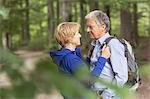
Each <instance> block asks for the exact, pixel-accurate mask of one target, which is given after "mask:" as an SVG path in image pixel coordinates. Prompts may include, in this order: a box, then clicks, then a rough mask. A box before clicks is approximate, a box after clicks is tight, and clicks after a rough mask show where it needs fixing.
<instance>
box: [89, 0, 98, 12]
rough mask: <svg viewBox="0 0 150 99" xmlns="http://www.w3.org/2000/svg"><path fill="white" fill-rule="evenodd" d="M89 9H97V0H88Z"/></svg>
mask: <svg viewBox="0 0 150 99" xmlns="http://www.w3.org/2000/svg"><path fill="white" fill-rule="evenodd" d="M89 4H90V11H93V10H98V0H89Z"/></svg>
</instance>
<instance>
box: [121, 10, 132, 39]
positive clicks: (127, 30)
mask: <svg viewBox="0 0 150 99" xmlns="http://www.w3.org/2000/svg"><path fill="white" fill-rule="evenodd" d="M121 37H123V38H125V39H126V40H128V41H130V42H131V40H132V36H131V13H130V11H129V9H121Z"/></svg>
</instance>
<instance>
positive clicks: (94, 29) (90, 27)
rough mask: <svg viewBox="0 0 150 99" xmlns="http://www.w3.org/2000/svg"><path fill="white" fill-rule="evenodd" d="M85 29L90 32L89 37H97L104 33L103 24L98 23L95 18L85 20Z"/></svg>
mask: <svg viewBox="0 0 150 99" xmlns="http://www.w3.org/2000/svg"><path fill="white" fill-rule="evenodd" d="M86 25H87V28H86V31H87V32H88V33H89V34H90V38H91V39H99V38H101V37H102V36H103V35H104V34H105V31H106V30H105V25H98V24H97V23H96V21H95V20H93V19H87V20H86Z"/></svg>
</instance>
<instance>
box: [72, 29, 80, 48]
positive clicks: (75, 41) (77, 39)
mask: <svg viewBox="0 0 150 99" xmlns="http://www.w3.org/2000/svg"><path fill="white" fill-rule="evenodd" d="M80 38H81V34H80V33H79V32H76V34H75V35H74V36H73V38H72V39H71V43H72V44H74V45H75V46H79V45H81V42H80Z"/></svg>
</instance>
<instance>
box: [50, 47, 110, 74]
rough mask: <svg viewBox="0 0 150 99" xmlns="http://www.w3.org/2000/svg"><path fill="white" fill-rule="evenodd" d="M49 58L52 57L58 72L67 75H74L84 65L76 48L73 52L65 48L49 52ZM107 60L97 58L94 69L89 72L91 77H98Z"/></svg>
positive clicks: (78, 49)
mask: <svg viewBox="0 0 150 99" xmlns="http://www.w3.org/2000/svg"><path fill="white" fill-rule="evenodd" d="M50 56H51V57H52V59H53V61H54V63H55V64H57V66H58V68H59V70H61V71H63V72H64V73H67V74H74V73H75V72H76V71H77V69H80V67H81V66H85V65H82V64H85V63H84V62H83V60H82V58H81V54H80V48H76V49H75V51H71V50H69V49H66V48H62V49H60V50H55V51H50ZM106 61H107V59H105V58H104V57H99V59H98V62H97V64H96V66H95V68H94V69H93V70H92V71H91V73H92V75H93V76H99V75H100V73H101V71H102V70H103V67H104V66H105V63H106Z"/></svg>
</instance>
